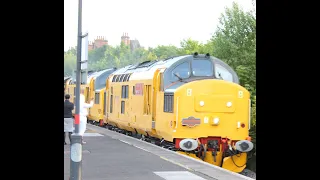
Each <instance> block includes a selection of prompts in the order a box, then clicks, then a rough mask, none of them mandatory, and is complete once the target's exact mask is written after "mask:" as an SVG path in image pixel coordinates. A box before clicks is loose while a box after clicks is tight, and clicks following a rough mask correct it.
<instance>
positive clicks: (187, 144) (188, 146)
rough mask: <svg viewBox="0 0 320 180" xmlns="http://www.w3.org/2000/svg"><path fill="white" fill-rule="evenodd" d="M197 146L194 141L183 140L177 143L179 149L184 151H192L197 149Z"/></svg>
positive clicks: (196, 142)
mask: <svg viewBox="0 0 320 180" xmlns="http://www.w3.org/2000/svg"><path fill="white" fill-rule="evenodd" d="M198 145H199V144H198V141H197V140H195V139H184V140H182V141H180V143H179V146H180V148H181V149H182V150H185V151H193V150H195V149H197V147H198Z"/></svg>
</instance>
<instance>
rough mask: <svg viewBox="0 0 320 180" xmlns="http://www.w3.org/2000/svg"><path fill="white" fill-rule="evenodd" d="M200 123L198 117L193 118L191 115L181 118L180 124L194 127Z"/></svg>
mask: <svg viewBox="0 0 320 180" xmlns="http://www.w3.org/2000/svg"><path fill="white" fill-rule="evenodd" d="M200 123H201V120H200V118H195V117H193V116H190V117H188V118H184V119H182V126H189V127H194V126H196V125H199V124H200Z"/></svg>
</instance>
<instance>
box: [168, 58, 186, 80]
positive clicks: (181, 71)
mask: <svg viewBox="0 0 320 180" xmlns="http://www.w3.org/2000/svg"><path fill="white" fill-rule="evenodd" d="M175 74H177V75H178V76H179V77H181V78H182V79H186V78H189V77H190V66H189V62H184V63H182V64H180V65H178V66H177V67H175V68H174V69H173V70H172V72H171V79H172V80H174V81H177V80H179V78H178V77H177V76H176V75H175Z"/></svg>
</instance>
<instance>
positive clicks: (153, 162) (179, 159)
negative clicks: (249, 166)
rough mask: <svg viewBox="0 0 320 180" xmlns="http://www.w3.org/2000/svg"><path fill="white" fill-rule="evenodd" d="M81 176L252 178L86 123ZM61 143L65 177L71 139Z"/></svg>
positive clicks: (106, 179)
mask: <svg viewBox="0 0 320 180" xmlns="http://www.w3.org/2000/svg"><path fill="white" fill-rule="evenodd" d="M83 138H84V141H86V142H87V143H86V144H84V145H83V150H82V179H83V180H126V179H128V180H129V179H130V180H151V179H152V180H164V179H165V180H227V179H228V180H240V179H241V180H244V179H247V180H253V179H252V178H249V177H246V176H243V175H240V174H237V173H233V172H230V171H227V170H225V169H222V168H219V167H216V166H213V165H210V164H208V163H205V162H202V161H199V160H196V159H193V158H189V157H187V156H184V155H181V154H178V153H175V152H173V151H170V150H167V149H164V148H161V147H158V146H156V145H153V144H150V143H147V142H144V141H141V140H138V139H135V138H132V137H129V136H126V135H123V134H120V133H117V132H113V131H110V130H108V129H105V128H102V127H97V126H93V125H91V124H88V125H87V131H86V132H85V134H84V137H83ZM67 143H68V144H67V145H65V146H64V179H65V180H69V176H70V145H69V144H70V143H69V141H68V139H67Z"/></svg>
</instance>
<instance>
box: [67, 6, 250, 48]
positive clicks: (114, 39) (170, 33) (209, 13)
mask: <svg viewBox="0 0 320 180" xmlns="http://www.w3.org/2000/svg"><path fill="white" fill-rule="evenodd" d="M232 2H237V3H238V4H239V5H240V6H241V7H242V8H243V10H245V11H248V10H251V9H252V8H253V7H254V6H253V5H252V0H82V32H83V34H84V32H86V31H87V32H88V33H89V41H93V40H94V39H95V38H96V37H97V36H103V37H104V38H105V39H107V40H108V43H109V45H112V46H116V45H119V44H120V42H121V36H122V35H123V33H128V35H129V37H130V39H131V40H134V39H137V40H138V41H139V42H140V45H141V46H143V47H145V48H148V47H156V46H158V45H174V46H177V47H180V42H181V41H182V40H183V39H187V38H191V39H193V40H197V41H200V42H202V43H206V42H207V41H208V40H209V39H210V38H211V36H212V35H213V33H214V31H215V30H216V27H217V25H218V24H219V17H220V16H221V13H224V11H225V7H231V5H232ZM77 33H78V0H64V50H65V51H66V50H68V49H69V48H70V47H74V46H76V45H77Z"/></svg>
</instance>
